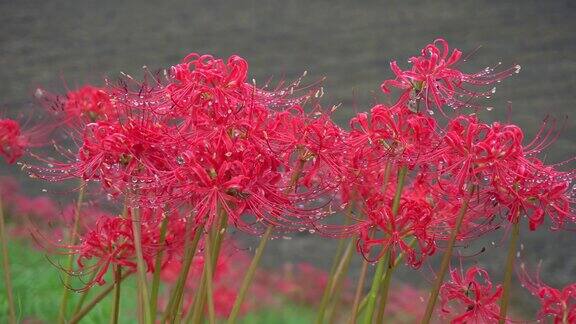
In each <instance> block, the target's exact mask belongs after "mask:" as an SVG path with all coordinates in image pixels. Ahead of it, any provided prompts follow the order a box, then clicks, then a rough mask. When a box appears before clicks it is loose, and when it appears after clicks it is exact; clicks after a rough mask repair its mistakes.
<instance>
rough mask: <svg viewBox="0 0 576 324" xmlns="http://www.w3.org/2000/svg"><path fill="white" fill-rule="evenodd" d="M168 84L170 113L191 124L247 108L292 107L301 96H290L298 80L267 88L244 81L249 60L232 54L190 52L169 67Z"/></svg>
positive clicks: (225, 117) (226, 116) (299, 100)
mask: <svg viewBox="0 0 576 324" xmlns="http://www.w3.org/2000/svg"><path fill="white" fill-rule="evenodd" d="M170 77H171V80H170V81H171V83H170V84H169V85H168V86H167V87H166V92H167V96H168V98H169V99H170V101H171V102H172V106H173V110H174V111H173V113H175V114H177V115H179V116H185V117H186V118H189V119H190V121H191V122H192V123H194V124H197V123H198V122H200V123H201V122H202V121H203V120H204V119H209V120H212V121H216V122H218V121H219V120H221V119H228V118H230V117H232V118H233V117H234V115H235V114H236V113H237V112H238V111H240V110H244V109H246V108H250V107H253V106H262V107H267V108H276V107H291V106H294V105H296V104H298V103H300V102H302V100H303V99H305V98H308V97H309V95H306V96H304V97H302V98H295V99H289V98H287V97H289V96H290V95H291V94H292V93H293V91H294V88H295V87H296V86H298V84H299V80H298V81H296V82H295V83H293V84H291V85H289V86H288V87H287V88H286V89H275V90H274V91H266V90H264V89H261V88H257V87H256V86H255V85H253V84H249V83H247V82H246V81H247V78H248V62H247V61H246V60H245V59H244V58H242V57H240V56H237V55H232V56H230V57H229V58H228V61H227V62H224V61H223V60H222V59H218V58H214V57H213V56H211V55H200V54H197V53H191V54H189V55H188V56H186V57H185V58H184V59H183V60H182V62H181V63H180V64H178V65H175V66H173V67H172V68H171V71H170Z"/></svg>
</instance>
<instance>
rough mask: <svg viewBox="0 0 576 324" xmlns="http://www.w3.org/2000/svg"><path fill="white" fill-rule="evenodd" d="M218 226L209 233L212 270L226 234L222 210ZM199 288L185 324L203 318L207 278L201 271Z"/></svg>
mask: <svg viewBox="0 0 576 324" xmlns="http://www.w3.org/2000/svg"><path fill="white" fill-rule="evenodd" d="M219 215H220V224H219V225H218V227H216V228H214V227H213V228H212V231H210V236H209V239H210V240H212V246H213V247H214V248H213V249H212V251H211V258H210V260H211V261H212V269H214V268H216V263H217V262H218V256H219V255H220V248H221V247H222V240H223V239H224V234H225V233H226V226H227V225H228V216H227V215H226V213H225V212H224V211H223V210H220V212H219ZM200 280H201V281H200V286H199V287H200V288H199V289H198V290H197V292H196V295H195V298H194V302H193V306H192V307H191V308H190V311H189V312H188V315H187V316H186V318H185V323H190V321H191V322H192V323H201V322H202V320H203V318H204V306H205V302H206V281H207V280H208V277H207V276H206V271H204V270H202V277H201V279H200Z"/></svg>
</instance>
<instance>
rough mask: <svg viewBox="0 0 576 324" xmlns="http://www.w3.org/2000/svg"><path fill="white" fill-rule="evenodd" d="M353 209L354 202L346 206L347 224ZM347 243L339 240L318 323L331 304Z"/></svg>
mask: <svg viewBox="0 0 576 324" xmlns="http://www.w3.org/2000/svg"><path fill="white" fill-rule="evenodd" d="M351 211H352V203H349V204H348V206H347V207H346V225H348V224H350V220H351V217H350V214H351ZM345 243H346V241H345V240H340V242H338V248H337V249H336V255H335V256H334V260H333V261H332V268H331V269H330V276H329V277H328V283H327V284H326V287H325V288H324V293H323V294H322V299H321V301H320V307H319V309H318V315H317V317H316V323H317V324H318V323H322V322H323V320H324V314H325V311H326V307H327V306H328V304H329V301H330V297H331V296H332V291H333V287H334V285H335V283H334V279H335V278H334V274H335V273H336V271H337V270H338V267H339V266H340V264H341V263H342V261H343V258H342V255H343V253H344V245H345Z"/></svg>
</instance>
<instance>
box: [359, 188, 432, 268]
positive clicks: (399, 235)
mask: <svg viewBox="0 0 576 324" xmlns="http://www.w3.org/2000/svg"><path fill="white" fill-rule="evenodd" d="M433 214H434V213H433V208H432V206H431V205H430V204H429V202H428V201H427V200H426V199H425V197H410V196H408V197H406V196H404V197H402V200H401V202H400V207H399V209H398V213H397V214H396V215H393V214H392V209H391V208H390V206H389V205H380V204H373V203H371V202H368V204H367V210H366V215H367V220H366V221H364V226H363V228H362V229H360V232H359V238H358V245H357V246H358V250H359V251H360V252H361V253H362V254H363V255H364V258H366V259H367V260H370V259H371V257H370V256H369V255H370V252H371V250H372V248H373V247H378V249H379V251H380V252H379V253H377V256H376V257H375V258H374V259H375V260H379V259H380V258H382V257H383V256H384V255H385V254H386V253H390V255H391V260H392V262H394V260H395V259H396V258H397V256H398V254H399V253H400V251H401V252H403V253H404V254H405V255H406V262H407V264H410V265H411V266H412V267H414V268H418V267H420V266H421V265H422V262H423V261H424V259H425V258H426V257H428V256H430V255H432V254H434V252H435V251H436V244H435V241H434V237H433V236H432V235H431V233H430V232H429V226H430V223H431V221H432V218H433ZM411 238H413V239H414V240H415V242H412V243H410V239H411ZM370 261H374V260H370Z"/></svg>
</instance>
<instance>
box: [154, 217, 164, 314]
mask: <svg viewBox="0 0 576 324" xmlns="http://www.w3.org/2000/svg"><path fill="white" fill-rule="evenodd" d="M167 228H168V215H164V219H163V220H162V224H161V225H160V241H159V242H158V244H159V246H160V250H159V251H158V254H156V260H155V262H154V275H153V277H152V292H151V293H150V314H151V317H152V320H153V321H155V320H156V316H157V313H158V291H159V289H160V272H161V270H162V269H161V268H162V256H163V254H164V253H163V251H164V250H163V245H164V240H165V239H166V230H167Z"/></svg>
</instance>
